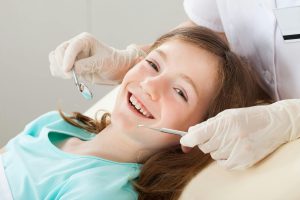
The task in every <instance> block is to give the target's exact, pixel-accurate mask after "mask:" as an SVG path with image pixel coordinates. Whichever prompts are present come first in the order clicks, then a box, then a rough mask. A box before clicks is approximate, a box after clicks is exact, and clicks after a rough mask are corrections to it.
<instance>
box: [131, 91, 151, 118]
mask: <svg viewBox="0 0 300 200" xmlns="http://www.w3.org/2000/svg"><path fill="white" fill-rule="evenodd" d="M129 100H130V102H131V103H132V105H134V107H135V108H136V109H137V110H138V111H139V112H140V113H142V114H143V115H145V116H146V117H150V114H149V113H148V112H147V111H145V110H143V109H142V108H141V107H142V106H141V104H140V103H138V101H137V100H136V98H135V97H134V96H133V95H131V97H130V98H129Z"/></svg>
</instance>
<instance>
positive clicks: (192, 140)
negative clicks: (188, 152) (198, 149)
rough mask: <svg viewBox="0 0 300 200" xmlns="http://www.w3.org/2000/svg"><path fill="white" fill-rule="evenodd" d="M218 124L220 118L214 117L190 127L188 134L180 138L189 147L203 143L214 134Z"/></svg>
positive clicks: (182, 143)
mask: <svg viewBox="0 0 300 200" xmlns="http://www.w3.org/2000/svg"><path fill="white" fill-rule="evenodd" d="M217 126H218V120H214V118H211V119H209V120H207V121H205V122H202V123H200V124H197V125H195V126H192V127H190V128H189V130H188V134H186V135H185V136H183V137H182V138H181V139H180V143H181V145H183V146H187V147H194V146H196V145H202V144H204V143H205V142H207V141H208V140H209V139H210V138H211V137H212V136H213V134H214V133H215V130H216V127H217Z"/></svg>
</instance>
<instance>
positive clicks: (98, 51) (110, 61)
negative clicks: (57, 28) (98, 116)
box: [49, 33, 146, 84]
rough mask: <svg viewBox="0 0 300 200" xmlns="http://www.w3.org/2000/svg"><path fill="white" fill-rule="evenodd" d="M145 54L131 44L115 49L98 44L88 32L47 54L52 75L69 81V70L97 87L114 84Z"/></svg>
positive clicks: (70, 75)
mask: <svg viewBox="0 0 300 200" xmlns="http://www.w3.org/2000/svg"><path fill="white" fill-rule="evenodd" d="M145 55H146V54H145V52H143V51H142V50H141V49H139V48H138V47H137V45H134V44H131V45H129V46H127V48H126V50H118V49H115V48H112V47H109V46H107V45H105V44H103V43H101V42H99V41H98V40H97V39H96V38H95V37H93V36H92V35H91V34H89V33H81V34H79V35H77V36H75V37H74V38H72V39H71V40H69V41H66V42H63V43H62V44H60V45H59V46H58V47H57V48H56V49H55V50H54V51H52V52H50V54H49V61H50V71H51V74H52V75H53V76H56V77H60V78H65V79H67V78H71V77H72V73H71V69H72V68H73V66H75V71H76V73H77V74H78V75H79V76H80V77H82V78H83V79H85V80H87V81H90V82H92V83H96V84H116V83H119V82H121V80H122V79H123V77H124V75H125V73H126V72H127V71H128V70H129V69H130V68H131V67H132V66H133V65H134V64H135V62H136V61H137V59H138V58H139V57H140V56H145Z"/></svg>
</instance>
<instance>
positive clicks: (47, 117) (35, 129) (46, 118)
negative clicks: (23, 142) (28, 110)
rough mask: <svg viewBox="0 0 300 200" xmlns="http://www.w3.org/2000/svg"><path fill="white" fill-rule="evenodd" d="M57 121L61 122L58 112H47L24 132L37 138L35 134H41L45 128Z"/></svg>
mask: <svg viewBox="0 0 300 200" xmlns="http://www.w3.org/2000/svg"><path fill="white" fill-rule="evenodd" d="M57 120H61V116H60V114H59V112H58V111H50V112H47V113H45V114H43V115H41V116H39V117H37V118H36V119H34V120H32V121H31V122H30V123H28V124H27V125H26V126H25V128H24V131H23V132H24V133H25V134H27V135H32V136H35V134H37V133H39V132H40V130H41V129H42V128H43V127H45V126H46V125H48V124H51V123H53V122H55V121H57Z"/></svg>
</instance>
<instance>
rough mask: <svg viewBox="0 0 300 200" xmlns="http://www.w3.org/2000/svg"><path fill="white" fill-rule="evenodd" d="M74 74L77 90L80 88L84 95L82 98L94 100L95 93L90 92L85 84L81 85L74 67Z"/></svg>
mask: <svg viewBox="0 0 300 200" xmlns="http://www.w3.org/2000/svg"><path fill="white" fill-rule="evenodd" d="M72 73H73V78H74V81H75V85H76V86H77V88H78V90H79V92H80V93H81V94H82V96H83V97H84V98H85V99H88V100H90V99H92V98H93V93H92V92H91V91H90V90H89V88H88V87H87V86H86V85H85V84H84V83H79V81H78V78H77V75H76V73H75V70H74V67H73V68H72Z"/></svg>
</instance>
